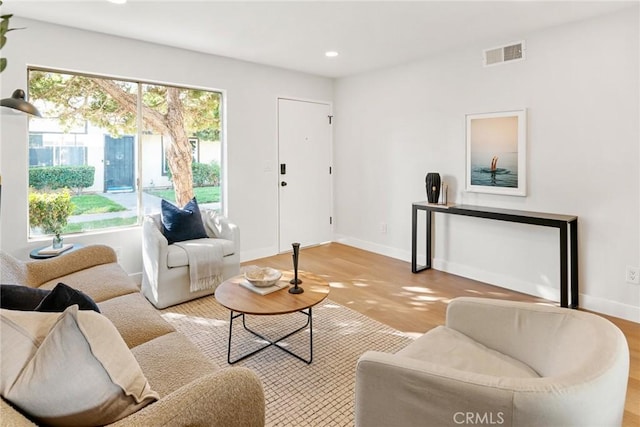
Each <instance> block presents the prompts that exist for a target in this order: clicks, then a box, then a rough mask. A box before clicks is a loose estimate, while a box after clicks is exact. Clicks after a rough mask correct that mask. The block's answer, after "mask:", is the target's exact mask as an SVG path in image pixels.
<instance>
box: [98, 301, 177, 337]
mask: <svg viewBox="0 0 640 427" xmlns="http://www.w3.org/2000/svg"><path fill="white" fill-rule="evenodd" d="M99 305H100V310H101V311H102V314H104V316H105V317H106V318H107V319H109V320H111V322H112V323H113V324H114V326H115V327H116V329H117V330H118V332H120V335H121V336H122V338H123V339H124V342H125V343H127V346H128V347H129V348H133V347H135V346H137V345H140V344H142V343H145V342H147V341H150V340H152V339H154V338H157V337H159V336H161V335H165V334H168V333H171V332H174V331H175V329H174V328H173V326H171V325H170V324H169V323H168V322H166V321H165V320H164V319H163V318H162V316H161V315H160V313H159V312H158V311H157V310H156V309H155V308H153V307H152V306H151V304H149V301H147V300H146V299H145V297H143V296H142V294H141V293H140V292H136V293H135V294H129V295H122V296H120V297H117V298H112V299H110V300H107V301H103V302H101V303H100V304H99Z"/></svg>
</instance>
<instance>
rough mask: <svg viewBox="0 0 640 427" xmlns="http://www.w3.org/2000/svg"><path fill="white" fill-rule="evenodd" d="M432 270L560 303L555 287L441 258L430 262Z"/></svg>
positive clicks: (557, 290)
mask: <svg viewBox="0 0 640 427" xmlns="http://www.w3.org/2000/svg"><path fill="white" fill-rule="evenodd" d="M432 266H433V268H434V269H436V270H439V271H444V272H447V273H451V274H455V275H457V276H462V277H466V278H468V279H473V280H477V281H479V282H483V283H488V284H490V285H495V286H499V287H501V288H505V289H509V290H512V291H516V292H522V293H523V294H527V295H533V296H536V297H539V298H544V299H547V300H550V301H555V302H559V301H560V290H559V289H558V288H555V287H550V286H542V285H540V284H538V283H530V282H527V281H524V280H519V279H516V278H514V277H511V276H505V275H503V274H496V273H493V272H490V271H485V270H481V269H478V268H474V267H469V266H467V265H463V264H458V263H453V262H449V261H446V260H444V259H442V258H434V259H433V261H432Z"/></svg>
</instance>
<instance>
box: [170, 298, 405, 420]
mask: <svg viewBox="0 0 640 427" xmlns="http://www.w3.org/2000/svg"><path fill="white" fill-rule="evenodd" d="M162 316H163V317H164V318H165V319H166V320H167V321H168V322H170V323H171V324H172V325H173V326H174V327H175V328H176V329H177V330H178V331H180V332H182V333H183V334H185V335H186V336H187V337H188V338H189V339H190V340H191V341H192V342H193V343H195V344H196V346H198V347H199V348H200V349H201V350H202V352H203V353H204V354H205V355H207V356H208V357H210V358H211V359H212V360H213V361H214V362H215V363H216V364H217V365H218V366H220V367H227V366H229V365H228V363H227V344H228V339H229V310H227V309H226V308H224V307H223V306H221V305H220V304H218V303H217V302H216V300H215V298H213V297H205V298H200V299H197V300H194V301H190V302H187V303H184V304H181V305H178V306H175V307H169V308H167V309H164V310H162ZM306 319H307V316H305V315H303V314H301V313H291V314H286V315H280V316H247V324H248V326H249V327H251V328H252V329H254V330H256V331H258V332H260V333H262V334H263V335H264V336H266V337H268V338H270V339H277V338H279V337H281V336H283V335H285V334H286V333H287V332H289V331H291V330H295V329H297V328H298V327H301V326H303V325H304V324H305V322H306ZM239 320H240V319H237V320H236V321H235V322H234V330H233V342H232V353H231V357H232V359H235V358H236V357H237V356H239V355H242V354H245V353H247V352H250V351H252V350H253V349H256V348H259V347H260V346H262V345H264V342H263V341H261V340H260V339H259V338H256V337H254V336H253V335H251V334H249V333H248V332H246V331H245V330H244V329H243V327H242V322H241V321H239ZM410 342H411V338H410V337H408V336H407V335H404V334H403V333H401V332H399V331H397V330H395V329H392V328H390V327H388V326H386V325H383V324H382V323H379V322H377V321H375V320H373V319H370V318H368V317H366V316H364V315H362V314H360V313H358V312H355V311H353V310H350V309H348V308H346V307H344V306H342V305H340V304H337V303H335V302H333V301H330V300H325V301H324V302H323V303H321V304H319V305H317V306H316V307H314V308H313V361H312V363H311V364H310V365H307V364H306V363H304V362H302V361H300V360H298V359H296V358H294V357H293V356H291V355H289V354H287V353H285V352H284V351H282V350H280V349H278V348H274V347H273V346H271V347H269V348H268V349H266V350H264V351H262V352H259V353H257V354H255V355H253V356H251V357H249V358H247V359H245V360H243V361H240V362H238V363H236V364H235V365H233V366H244V367H247V368H250V369H253V370H254V371H255V372H257V374H258V376H259V377H260V378H261V380H262V382H263V386H264V391H265V399H266V425H267V426H274V427H275V426H278V427H286V426H291V427H302V426H322V427H328V426H352V425H354V386H355V368H356V362H357V360H358V358H359V357H360V356H361V355H362V354H363V353H364V352H365V351H367V350H377V351H384V352H396V351H397V350H399V349H401V348H403V347H404V346H406V345H407V344H408V343H410ZM281 344H282V345H285V346H286V347H287V348H288V349H290V350H291V351H293V352H294V353H296V354H299V355H300V356H302V357H303V358H305V359H308V358H309V329H308V328H307V329H305V330H303V331H302V332H300V333H298V334H295V335H293V336H291V337H290V338H287V339H286V340H285V341H282V342H281Z"/></svg>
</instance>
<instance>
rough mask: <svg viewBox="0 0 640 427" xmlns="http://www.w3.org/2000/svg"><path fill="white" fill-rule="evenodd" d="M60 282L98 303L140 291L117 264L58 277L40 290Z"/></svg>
mask: <svg viewBox="0 0 640 427" xmlns="http://www.w3.org/2000/svg"><path fill="white" fill-rule="evenodd" d="M65 256H66V255H65ZM59 282H62V283H65V284H66V285H68V286H71V287H72V288H74V289H78V290H79V291H82V292H84V293H85V294H87V295H89V296H90V297H91V299H93V300H94V301H95V302H97V303H100V302H101V301H105V300H108V299H111V298H115V297H118V296H121V295H126V294H131V293H137V292H139V291H140V290H139V289H138V285H136V283H135V282H134V281H133V279H131V278H130V277H129V275H128V274H127V273H125V271H124V270H123V269H122V267H120V266H119V265H118V264H117V263H110V264H101V265H96V266H95V267H91V268H87V269H85V270H80V271H76V272H75V273H71V274H68V275H66V276H61V277H58V278H56V279H55V280H51V281H49V282H46V283H43V284H42V286H40V289H53V288H54V287H55V286H56V285H57V284H58V283H59Z"/></svg>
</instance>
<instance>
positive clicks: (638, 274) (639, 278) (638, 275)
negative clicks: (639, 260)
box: [627, 265, 640, 285]
mask: <svg viewBox="0 0 640 427" xmlns="http://www.w3.org/2000/svg"><path fill="white" fill-rule="evenodd" d="M627 283H632V284H634V285H640V268H638V267H631V266H630V265H627Z"/></svg>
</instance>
